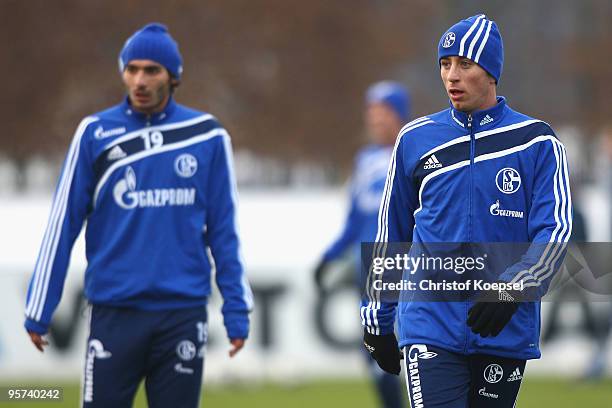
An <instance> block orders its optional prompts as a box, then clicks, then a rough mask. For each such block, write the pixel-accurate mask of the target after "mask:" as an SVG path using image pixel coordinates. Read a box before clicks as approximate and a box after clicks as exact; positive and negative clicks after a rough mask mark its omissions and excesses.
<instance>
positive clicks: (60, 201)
mask: <svg viewBox="0 0 612 408" xmlns="http://www.w3.org/2000/svg"><path fill="white" fill-rule="evenodd" d="M182 64H183V63H182V57H181V54H180V52H179V48H178V45H177V43H176V42H175V41H174V39H173V38H172V37H171V36H170V34H169V33H168V31H167V29H166V27H165V26H164V25H162V24H158V23H152V24H148V25H146V26H144V27H143V28H142V29H141V30H139V31H137V32H135V33H134V34H133V35H132V36H131V37H130V38H129V39H128V40H127V41H126V42H125V45H124V46H123V49H122V50H121V52H120V58H119V68H120V73H121V75H122V79H123V83H124V85H125V89H126V92H127V96H126V98H125V100H124V101H123V102H121V103H120V104H118V105H115V106H113V107H111V108H109V109H106V110H103V111H101V112H99V113H96V114H94V115H91V116H87V117H86V118H84V119H83V120H82V122H81V123H80V125H79V126H78V128H77V130H76V133H75V135H74V139H73V141H72V144H71V145H70V148H69V151H68V154H67V157H66V160H65V162H64V166H63V168H62V171H61V175H60V179H59V183H58V186H57V189H56V192H55V196H54V198H53V205H52V209H51V215H50V218H49V223H48V225H47V228H46V232H45V234H44V238H43V242H42V245H41V249H40V252H39V256H38V260H37V262H36V267H35V270H34V274H33V276H32V279H31V281H30V285H29V288H28V293H27V303H26V310H25V315H26V320H25V328H26V330H27V332H28V333H29V336H30V338H31V341H32V342H33V343H34V345H35V346H36V348H38V350H40V351H43V348H44V346H45V345H47V341H46V340H45V338H44V335H45V334H46V333H47V331H48V328H49V324H50V322H51V319H52V316H53V313H54V311H55V308H56V307H57V305H58V303H59V301H60V298H61V295H62V288H63V284H64V280H65V277H66V270H67V268H68V263H69V259H70V252H71V249H72V246H73V243H74V241H75V239H76V238H77V236H78V235H79V232H80V230H81V228H82V225H83V223H84V222H85V221H87V229H86V233H85V241H86V255H87V260H88V266H87V270H86V271H85V295H86V297H87V299H88V301H89V302H90V304H91V308H90V318H89V331H90V332H89V338H88V343H87V350H86V356H85V358H86V363H85V370H84V377H83V378H84V381H83V389H82V398H83V403H84V406H86V407H128V406H131V405H132V402H133V399H134V395H135V393H136V390H137V388H138V385H139V383H140V381H141V380H142V379H143V378H144V380H145V389H146V394H147V399H148V403H149V406H151V407H170V406H172V407H196V406H198V405H199V400H200V389H201V385H202V371H203V362H204V354H205V346H206V342H207V310H206V304H207V298H208V296H209V295H210V293H211V283H210V280H211V271H212V266H211V261H210V260H209V258H208V255H207V248H209V249H210V251H211V254H212V257H213V258H214V265H215V268H216V274H215V277H216V282H217V285H218V287H219V289H220V291H221V294H222V296H223V298H224V304H223V308H222V312H223V316H224V324H225V327H226V330H227V335H228V337H229V341H230V343H231V349H230V352H229V354H230V356H234V355H235V354H236V353H237V352H238V351H239V350H240V349H241V348H242V347H243V345H244V343H245V340H246V338H247V336H248V332H249V316H248V315H249V312H250V310H251V308H252V295H251V290H250V288H249V285H248V282H247V281H246V278H245V275H244V270H243V265H242V261H241V255H240V240H239V237H238V231H237V225H236V186H235V180H234V174H233V169H232V151H231V145H230V138H229V135H228V133H227V132H226V131H225V129H224V128H223V127H221V125H220V124H219V122H218V121H217V120H216V119H215V118H214V117H213V116H211V115H209V114H207V113H202V112H198V111H196V110H193V109H190V108H187V107H185V106H182V105H179V104H178V103H176V102H175V101H174V90H175V89H176V87H177V86H178V85H179V83H180V81H181V74H182V70H183V67H182Z"/></svg>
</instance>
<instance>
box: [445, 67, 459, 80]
mask: <svg viewBox="0 0 612 408" xmlns="http://www.w3.org/2000/svg"><path fill="white" fill-rule="evenodd" d="M447 79H448V80H449V81H450V82H457V81H459V80H460V79H461V77H460V75H459V67H458V66H457V65H456V64H451V66H450V69H449V70H448V76H447Z"/></svg>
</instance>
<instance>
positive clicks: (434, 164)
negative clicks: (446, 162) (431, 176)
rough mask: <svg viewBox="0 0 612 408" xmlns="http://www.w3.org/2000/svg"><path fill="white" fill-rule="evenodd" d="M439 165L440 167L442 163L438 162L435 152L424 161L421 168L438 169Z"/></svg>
mask: <svg viewBox="0 0 612 408" xmlns="http://www.w3.org/2000/svg"><path fill="white" fill-rule="evenodd" d="M440 167H442V163H440V161H439V160H438V158H437V157H436V155H435V154H432V155H431V156H429V159H427V161H426V162H425V165H424V166H423V170H431V169H439V168H440Z"/></svg>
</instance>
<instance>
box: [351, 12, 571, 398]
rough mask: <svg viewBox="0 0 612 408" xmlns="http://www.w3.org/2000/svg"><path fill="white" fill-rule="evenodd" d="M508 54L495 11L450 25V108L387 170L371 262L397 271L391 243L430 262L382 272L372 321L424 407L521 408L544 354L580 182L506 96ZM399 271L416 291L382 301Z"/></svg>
mask: <svg viewBox="0 0 612 408" xmlns="http://www.w3.org/2000/svg"><path fill="white" fill-rule="evenodd" d="M503 55H504V54H503V43H502V38H501V35H500V32H499V30H498V27H497V25H496V24H495V22H494V21H492V20H490V19H488V18H487V17H486V16H485V15H482V14H481V15H476V16H473V17H470V18H468V19H466V20H462V21H460V22H458V23H457V24H455V25H453V26H452V27H450V28H449V29H448V30H447V31H446V32H445V33H444V34H443V35H442V37H441V38H440V42H439V44H438V64H439V68H440V75H441V78H442V82H443V84H444V87H445V90H446V93H447V95H448V98H449V99H450V107H449V108H448V109H445V110H443V111H441V112H438V113H434V114H432V115H428V116H424V117H421V118H419V119H416V120H414V121H412V122H410V123H409V124H408V125H406V126H404V127H403V128H402V130H401V131H400V134H399V137H398V139H397V142H396V144H395V149H394V152H393V156H392V159H391V164H390V166H389V172H388V176H387V180H386V185H385V191H384V195H383V201H382V203H381V207H380V211H379V219H378V226H379V228H378V233H377V237H376V243H375V244H374V248H373V257H374V258H373V259H374V261H376V260H377V259H379V260H382V261H384V262H385V263H387V261H389V260H391V261H393V260H394V259H392V258H388V257H390V256H392V254H391V252H392V250H391V248H393V247H394V246H393V243H399V242H404V243H406V242H408V243H411V244H410V245H409V249H407V251H408V252H407V253H404V254H405V255H408V257H410V258H411V259H412V260H413V261H421V262H422V263H420V264H416V263H415V264H413V268H412V269H411V270H408V269H409V268H410V267H409V266H408V267H407V266H397V267H395V266H392V265H394V264H389V265H390V266H385V267H384V268H383V270H382V272H381V271H380V269H378V270H376V269H375V268H371V270H370V271H369V273H368V274H367V277H366V279H367V281H366V283H365V296H364V299H363V302H362V308H361V319H362V324H363V326H364V343H365V346H366V349H367V350H368V351H369V352H370V353H371V354H372V356H373V357H374V358H375V359H376V360H377V362H378V364H379V365H380V367H381V368H383V369H384V370H385V371H387V372H390V373H394V374H399V372H400V349H401V350H402V351H403V359H404V364H405V372H406V382H407V386H408V390H409V397H410V398H411V403H412V406H413V407H423V406H425V407H444V408H466V407H470V408H475V407H476V408H480V407H495V408H504V407H507V408H510V407H513V406H514V405H515V401H516V398H517V395H518V391H519V387H520V384H521V380H522V378H523V375H524V370H525V364H526V360H529V359H536V358H539V357H540V349H539V336H540V299H541V297H542V296H543V295H544V294H545V293H546V291H547V289H548V285H549V284H550V281H551V279H552V277H553V276H554V273H555V272H556V270H557V269H558V268H559V266H560V264H561V262H562V261H563V257H564V255H565V247H566V243H567V242H568V240H569V238H570V235H571V231H572V205H571V196H570V183H569V177H568V169H567V160H566V154H565V147H564V146H563V144H562V143H561V142H560V141H559V140H558V139H557V137H556V136H555V133H554V132H553V130H552V129H551V127H550V126H549V125H548V124H547V123H545V122H542V121H540V120H537V119H533V118H531V117H529V116H527V115H524V114H521V113H518V112H516V111H514V110H512V109H511V108H510V107H509V106H508V105H507V103H506V99H505V98H504V97H501V96H497V83H498V82H499V80H500V77H501V73H502V68H503V60H504V57H503ZM441 243H452V244H451V245H448V244H447V247H446V248H451V249H453V251H458V252H460V257H456V256H455V257H454V258H452V257H451V258H449V259H450V264H449V265H450V266H449V267H448V273H446V274H442V272H444V270H445V269H446V268H447V267H446V266H444V267H440V266H438V267H437V269H436V268H434V269H433V272H431V270H430V269H428V268H429V266H428V265H430V261H432V260H433V261H435V260H436V259H435V258H433V257H431V255H430V254H431V253H435V252H434V251H436V249H435V248H439V247H440V246H441ZM436 244H437V245H438V246H436ZM519 244H523V245H522V246H521V245H519ZM516 247H519V248H521V249H520V252H518V251H517V250H516ZM462 248H466V249H465V250H464V249H462ZM481 248H489V249H494V251H493V252H489V253H487V252H483V251H480V249H481ZM444 251H445V249H443V252H444ZM453 251H451V250H448V253H450V254H455V252H453ZM479 251H480V252H479ZM513 251H514V252H517V255H518V256H514V254H508V253H511V252H513ZM397 255H398V256H399V255H400V254H397ZM510 255H512V256H510ZM468 259H471V265H472V266H473V267H472V268H469V269H468V271H469V272H468V271H466V266H467V265H468V262H467V261H466V260H468ZM459 261H461V263H459ZM445 262H446V260H445ZM478 262H481V264H480V265H482V266H481V267H480V269H478V267H474V265H478ZM374 265H376V264H374ZM400 265H404V264H400ZM434 265H435V264H434ZM453 265H454V266H453ZM479 270H482V271H484V272H483V273H485V274H486V276H487V278H488V280H487V282H486V284H487V285H488V286H485V287H484V288H483V286H482V282H478V281H477V280H475V279H474V277H476V276H480V275H478V273H479V272H478V271H479ZM396 272H399V275H400V278H401V279H402V283H403V282H407V283H406V285H407V286H405V287H407V288H408V289H404V288H405V287H404V286H401V285H400V286H399V287H400V288H401V290H393V287H392V286H389V285H387V288H388V290H386V291H385V290H384V287H383V286H382V283H395V282H396V281H394V280H392V279H393V278H392V277H393V276H394V274H395V273H396ZM442 276H443V277H445V279H446V278H448V279H449V280H444V281H443V280H442V279H441V277H442ZM426 278H427V279H429V281H428V280H426ZM451 280H454V281H453V282H451ZM451 283H452V284H457V283H460V284H463V285H465V286H460V285H456V286H453V285H451ZM468 283H469V285H472V286H471V289H470V286H469V285H468ZM411 284H412V285H414V287H416V288H418V289H420V291H418V290H414V289H410V287H411V286H410V285H411ZM447 284H448V285H447ZM437 287H440V288H446V287H450V288H458V289H451V290H448V289H447V290H445V289H442V290H440V289H436V288H437ZM462 287H463V288H464V289H461V288H462ZM487 287H488V288H489V290H487ZM423 288H425V289H423ZM431 288H433V289H431ZM481 289H483V290H481ZM428 291H434V292H435V291H438V292H437V294H436V293H428ZM424 293H425V294H426V295H423V294H424ZM436 296H437V297H436ZM453 296H454V297H453ZM449 299H450V300H449ZM396 321H397V333H398V335H399V342H398V340H397V339H396V337H395V334H394V324H395V322H396Z"/></svg>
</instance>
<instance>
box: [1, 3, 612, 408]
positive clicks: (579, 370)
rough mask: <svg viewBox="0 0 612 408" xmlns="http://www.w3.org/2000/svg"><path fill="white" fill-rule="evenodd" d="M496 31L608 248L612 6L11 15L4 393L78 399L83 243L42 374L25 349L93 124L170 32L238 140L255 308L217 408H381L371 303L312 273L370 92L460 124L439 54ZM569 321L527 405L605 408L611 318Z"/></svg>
mask: <svg viewBox="0 0 612 408" xmlns="http://www.w3.org/2000/svg"><path fill="white" fill-rule="evenodd" d="M480 12H484V13H486V14H487V15H488V17H489V18H491V19H493V20H495V21H496V22H497V24H498V25H499V26H500V29H501V32H502V35H503V38H504V45H505V66H504V72H503V75H502V78H501V81H500V84H499V89H498V94H500V95H504V96H506V97H507V98H508V102H509V104H510V106H512V107H513V108H514V109H516V110H518V111H521V112H524V113H526V114H528V115H531V116H534V117H537V118H540V119H543V120H545V121H546V122H548V123H550V124H551V125H552V126H553V128H554V129H555V130H556V131H557V134H558V135H559V137H560V138H561V139H562V140H563V142H564V143H565V144H566V147H567V150H568V155H569V161H570V168H571V172H572V183H573V187H572V189H573V195H574V204H575V206H576V208H577V209H578V210H579V211H580V212H581V214H582V215H583V216H584V225H585V231H586V232H585V237H584V240H587V241H609V240H610V236H611V227H612V221H611V217H610V204H609V203H610V198H612V177H611V176H612V165H611V163H612V108H611V105H610V101H611V100H612V81H611V80H610V78H612V64H611V62H612V25H611V24H610V21H612V3H611V2H610V1H609V0H583V1H574V0H539V1H530V0H516V1H505V2H501V1H500V2H493V1H485V0H482V1H477V0H464V1H456V0H434V1H432V0H427V1H426V0H410V1H409V0H404V1H401V0H351V1H348V0H328V1H322V0H310V1H307V2H296V1H287V0H258V1H248V0H242V1H238V0H224V1H220V0H218V1H216V0H212V1H201V0H200V1H197V0H176V1H173V2H167V1H161V0H147V1H139V0H123V1H108V2H92V1H89V2H85V1H76V0H72V1H70V0H56V1H53V2H49V1H43V0H31V1H17V0H0V35H1V36H2V38H3V39H4V41H3V46H2V51H3V57H2V64H0V76H1V77H3V78H5V79H4V81H3V86H2V89H3V91H1V92H0V103H1V105H0V106H1V109H0V118H1V121H2V124H3V129H4V130H3V132H2V133H1V134H0V227H1V229H0V231H1V232H0V281H1V286H0V287H1V288H2V296H0V384H7V385H8V384H13V385H24V384H29V383H39V384H62V386H65V387H66V390H68V391H67V394H69V393H71V392H72V393H73V394H74V393H76V394H75V396H74V398H78V382H79V377H80V371H81V365H82V359H83V354H84V348H85V338H86V335H87V333H86V321H85V317H84V316H85V312H84V310H85V303H84V301H83V300H82V297H81V296H82V295H81V286H82V278H83V271H84V267H85V260H84V250H83V243H82V238H79V241H78V242H77V245H76V246H75V249H74V251H73V258H72V263H71V268H70V272H69V276H68V279H67V283H66V287H65V290H64V296H63V299H62V302H61V304H60V308H59V309H58V312H57V314H56V319H55V321H54V326H53V329H52V332H51V336H50V342H51V347H50V348H49V350H48V351H47V352H46V353H45V354H44V355H40V354H39V353H38V352H37V351H36V350H35V349H34V347H33V346H32V345H31V344H30V342H29V340H28V338H27V336H26V333H25V331H24V330H23V326H22V317H23V305H24V302H25V291H26V288H27V282H28V280H29V277H30V274H31V272H32V268H33V265H34V262H35V259H36V254H37V252H38V246H39V244H40V242H41V240H42V234H43V230H44V227H45V225H46V219H47V215H48V212H49V210H50V204H51V194H52V192H53V189H54V187H55V183H56V179H57V176H58V173H59V168H60V165H61V162H62V160H63V157H64V154H65V152H66V150H67V147H68V144H69V143H70V140H71V138H72V135H73V132H74V130H75V129H76V126H77V124H78V122H79V120H80V119H81V118H82V117H84V116H86V115H88V114H90V113H93V112H96V111H99V110H102V109H103V108H105V107H107V106H110V105H114V104H116V103H118V102H119V101H120V100H121V98H122V97H123V88H122V85H121V80H120V76H119V71H118V66H117V58H118V54H119V51H120V49H121V47H122V45H123V42H124V41H125V40H126V38H127V37H128V36H130V35H131V34H132V33H133V32H134V31H135V30H136V29H138V28H140V27H141V26H142V25H144V24H145V23H147V22H150V21H160V22H163V23H165V24H166V25H168V27H169V29H170V32H171V33H172V35H173V37H174V38H175V39H176V40H177V41H178V43H179V45H180V48H181V52H182V54H183V58H184V74H183V80H182V83H181V86H180V87H179V88H178V91H177V93H176V99H177V100H178V101H179V102H180V103H183V104H186V105H189V106H192V107H194V108H196V109H200V110H205V111H208V112H211V113H213V114H214V115H215V116H217V117H218V118H219V119H220V121H221V122H222V123H223V124H224V126H225V127H226V128H227V129H228V130H229V132H230V134H231V135H232V140H233V145H234V149H235V165H236V171H237V178H238V184H239V191H240V223H241V230H242V235H243V246H244V251H245V260H246V265H247V271H248V275H249V279H250V281H251V283H252V286H253V289H254V292H255V301H256V311H255V312H254V314H253V323H252V327H253V331H252V336H251V338H250V339H249V343H248V348H247V349H245V350H244V351H243V352H242V353H241V354H240V355H239V356H238V357H237V358H236V359H233V360H230V359H229V358H227V348H228V346H227V343H226V340H225V334H224V332H223V328H222V324H221V319H220V313H219V312H218V310H219V305H220V303H219V301H218V300H217V299H214V300H213V301H212V303H211V305H210V309H209V310H210V315H211V324H210V327H211V344H210V347H209V351H208V355H207V359H206V366H205V381H206V384H207V387H206V391H205V396H204V401H206V398H207V395H208V398H210V401H211V402H210V404H209V406H229V407H231V406H243V405H246V404H247V403H249V404H250V405H252V406H263V405H264V404H267V406H270V405H272V406H274V404H279V406H307V405H308V406H310V405H311V404H314V403H316V404H318V405H319V406H364V407H365V406H377V400H376V396H375V395H374V393H373V391H372V388H371V385H369V382H368V380H367V371H366V368H365V366H364V364H363V358H362V356H361V355H360V349H359V347H360V344H359V338H360V336H361V330H360V324H359V317H358V308H357V302H358V296H357V295H356V294H355V293H353V290H352V289H351V287H350V285H347V283H346V279H343V278H342V276H344V275H346V274H350V273H351V271H350V269H351V266H350V264H351V259H350V256H349V255H350V254H349V255H347V257H346V259H345V260H342V261H337V262H335V263H334V265H333V268H334V274H335V275H337V276H338V278H337V279H335V280H334V281H333V282H331V288H332V289H331V290H329V291H328V292H327V293H325V294H321V293H319V292H317V291H316V290H315V286H314V283H313V269H314V267H315V265H316V264H317V262H318V260H319V258H320V256H321V254H322V252H323V250H324V248H325V247H326V246H327V245H328V244H329V243H330V242H331V241H332V240H333V239H334V237H336V236H337V235H338V234H339V232H340V230H341V227H342V224H343V221H344V218H345V214H346V208H347V205H348V196H347V194H348V188H347V181H348V179H349V177H350V174H351V169H352V165H353V157H354V155H355V153H356V152H357V151H358V149H359V148H360V147H361V146H362V145H363V144H364V143H366V141H367V137H366V136H367V135H366V132H365V130H364V124H363V113H364V92H365V90H366V89H367V87H368V86H369V85H370V84H371V83H373V82H375V81H379V80H382V79H392V80H396V81H398V82H400V83H402V84H403V85H405V86H406V87H407V88H408V89H409V91H410V94H411V97H412V116H413V118H416V117H419V116H421V115H424V114H427V113H432V112H437V111H439V110H442V109H445V108H446V107H447V106H448V101H447V98H446V96H445V92H444V89H443V87H442V84H441V81H440V79H439V69H438V64H437V61H436V52H437V42H438V40H439V38H440V36H441V34H442V33H443V32H444V31H445V30H446V29H447V28H448V27H449V26H450V25H452V24H453V23H455V22H456V21H458V20H459V19H462V18H465V17H468V16H471V15H474V14H477V13H480ZM336 272H337V273H336ZM553 303H554V302H552V303H551V302H547V303H545V304H544V305H543V313H544V321H543V328H544V340H545V343H544V345H543V355H544V358H543V359H542V360H540V361H537V362H532V363H529V364H528V370H527V372H528V373H529V375H528V376H527V381H526V382H525V385H524V388H523V390H522V392H521V397H520V399H519V402H522V403H523V406H536V404H538V403H539V402H549V403H550V402H554V401H560V402H559V403H558V405H557V406H566V405H563V404H569V405H567V406H574V402H573V401H576V403H578V402H580V403H581V404H582V405H584V406H602V407H603V406H609V405H607V404H609V401H610V400H612V383H611V382H610V381H609V380H606V379H605V378H606V377H607V376H608V375H609V374H610V373H612V369H611V368H609V367H612V356H610V355H609V354H608V353H607V352H606V351H607V348H608V345H609V344H608V343H609V341H608V336H607V333H608V331H609V321H610V318H609V315H610V311H611V310H612V306H611V304H610V302H607V301H605V299H604V301H598V302H596V303H589V304H587V307H586V308H585V307H584V304H580V303H578V302H573V303H567V304H562V305H560V306H558V307H557V306H555V307H557V309H555V312H554V313H551V311H552V310H553V307H552V304H553ZM553 317H554V319H553ZM557 323H558V324H557ZM608 363H611V364H608ZM595 380H596V381H595ZM75 390H76V391H75ZM234 394H235V395H234ZM240 395H242V397H240ZM240 398H244V399H240ZM314 398H319V399H314ZM352 398H353V399H352ZM555 398H557V399H555ZM67 400H68V399H67ZM75 401H76V400H75ZM139 401H140V400H139ZM606 401H607V402H606ZM2 404H3V403H2V402H0V406H3V405H2ZM74 404H76V402H74ZM7 406H8V405H7Z"/></svg>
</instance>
